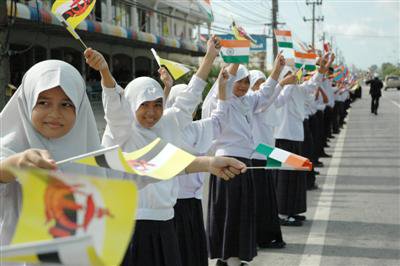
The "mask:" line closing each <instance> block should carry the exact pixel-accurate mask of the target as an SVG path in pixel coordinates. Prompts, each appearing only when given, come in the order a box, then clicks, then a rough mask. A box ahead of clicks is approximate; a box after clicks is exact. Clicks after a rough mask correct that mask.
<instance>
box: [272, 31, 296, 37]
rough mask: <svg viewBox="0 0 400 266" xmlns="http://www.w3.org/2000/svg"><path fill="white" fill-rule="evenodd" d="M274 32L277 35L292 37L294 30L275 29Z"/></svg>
mask: <svg viewBox="0 0 400 266" xmlns="http://www.w3.org/2000/svg"><path fill="white" fill-rule="evenodd" d="M274 32H275V35H280V36H287V37H292V32H291V31H290V30H274Z"/></svg>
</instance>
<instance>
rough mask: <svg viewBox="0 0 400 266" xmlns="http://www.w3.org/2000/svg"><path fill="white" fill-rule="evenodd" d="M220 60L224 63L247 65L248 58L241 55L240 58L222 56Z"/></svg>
mask: <svg viewBox="0 0 400 266" xmlns="http://www.w3.org/2000/svg"><path fill="white" fill-rule="evenodd" d="M222 59H223V60H224V62H225V63H248V62H249V56H248V55H241V56H224V55H222Z"/></svg>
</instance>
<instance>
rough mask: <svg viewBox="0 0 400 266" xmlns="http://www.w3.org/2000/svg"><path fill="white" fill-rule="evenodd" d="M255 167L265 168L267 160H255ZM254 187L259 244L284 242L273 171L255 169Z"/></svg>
mask: <svg viewBox="0 0 400 266" xmlns="http://www.w3.org/2000/svg"><path fill="white" fill-rule="evenodd" d="M252 162H253V166H265V165H266V164H267V161H266V160H256V159H253V160H252ZM252 171H253V177H254V185H255V189H256V225H257V226H256V227H257V244H258V246H259V247H264V246H268V245H269V244H270V243H271V242H272V241H273V240H276V241H277V242H282V241H283V239H282V231H281V225H280V223H279V216H278V203H277V201H276V191H275V182H274V177H273V171H271V170H267V171H266V170H264V169H254V170H252Z"/></svg>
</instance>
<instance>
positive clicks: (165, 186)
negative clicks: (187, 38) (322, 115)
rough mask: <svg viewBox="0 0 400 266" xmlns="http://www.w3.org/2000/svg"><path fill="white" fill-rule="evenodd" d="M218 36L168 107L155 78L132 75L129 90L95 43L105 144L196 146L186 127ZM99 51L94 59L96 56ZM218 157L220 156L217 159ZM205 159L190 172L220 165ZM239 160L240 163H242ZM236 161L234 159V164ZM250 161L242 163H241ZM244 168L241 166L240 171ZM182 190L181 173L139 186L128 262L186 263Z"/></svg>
mask: <svg viewBox="0 0 400 266" xmlns="http://www.w3.org/2000/svg"><path fill="white" fill-rule="evenodd" d="M215 46H216V45H215V44H214V40H210V41H209V42H208V50H207V54H206V56H205V58H204V60H203V62H202V64H201V65H200V68H199V70H198V71H197V73H196V75H194V76H193V77H192V79H191V81H190V82H189V84H188V87H187V88H186V89H185V90H184V91H182V93H181V94H180V95H179V96H178V97H177V99H176V102H175V103H174V104H173V105H172V107H170V108H168V109H166V110H164V106H163V105H164V99H163V96H164V93H163V91H162V88H161V86H160V85H159V84H158V82H156V81H155V80H154V79H152V78H149V77H140V78H136V79H134V80H133V81H131V82H130V83H129V84H128V86H127V87H126V89H125V90H123V89H122V88H121V87H119V86H118V85H116V83H115V81H114V79H113V77H112V76H111V73H110V71H109V70H108V66H107V64H106V61H105V60H104V58H103V57H102V56H101V55H99V53H98V52H96V51H93V50H91V49H89V50H87V51H85V56H86V57H87V58H88V59H89V60H91V61H92V62H93V65H91V66H92V67H94V68H95V69H97V70H99V71H100V73H101V75H102V86H103V106H104V111H105V118H106V121H107V127H106V131H105V134H104V136H103V144H104V145H105V146H111V145H116V144H118V145H120V146H121V148H122V150H124V151H126V152H131V151H133V150H137V149H139V148H142V147H144V146H145V145H147V144H149V143H150V142H151V141H153V140H154V139H156V138H158V137H160V138H162V139H163V140H164V141H166V142H169V143H172V144H175V145H177V146H180V147H181V148H184V149H186V150H188V151H190V148H191V147H190V146H189V145H186V146H185V147H183V146H184V143H183V142H182V139H183V136H182V130H183V129H184V128H185V127H186V126H187V125H188V124H190V123H191V115H192V113H193V111H194V109H195V108H196V106H197V104H198V102H199V101H200V99H201V94H202V90H203V88H204V86H205V84H206V82H205V81H204V80H205V79H206V77H207V75H208V73H209V71H210V70H211V66H212V63H213V61H214V59H215V57H216V56H217V55H218V49H217V48H216V47H215ZM93 56H94V57H96V58H95V59H93V58H92V57H93ZM214 160H217V159H214ZM230 160H231V159H230ZM204 163H208V164H210V165H211V166H213V165H214V163H213V161H212V160H203V167H202V168H201V167H200V168H199V167H197V168H196V167H192V165H193V164H191V166H189V167H188V168H186V171H187V172H199V171H202V170H203V171H204V169H207V170H212V171H213V170H215V169H211V168H209V167H204ZM239 164H240V163H239V162H236V161H235V165H236V166H237V165H239ZM229 165H230V164H229ZM229 165H227V166H228V167H219V170H218V171H219V173H220V174H221V175H223V176H224V175H225V176H226V177H228V176H229V177H231V176H234V173H233V172H232V171H231V170H233V169H231V167H229ZM243 167H244V165H243V164H240V166H239V167H238V168H239V169H241V168H243ZM239 172H240V171H239ZM177 190H178V184H177V179H175V178H173V179H170V180H168V181H161V182H158V183H155V184H150V185H148V186H146V187H145V188H144V189H141V190H140V191H139V208H138V214H137V217H136V219H137V223H136V226H135V232H134V236H133V238H132V242H131V244H130V246H129V248H128V251H127V253H126V255H125V258H124V261H123V263H122V264H123V265H181V263H180V259H179V258H180V255H179V247H178V243H177V237H176V232H175V229H174V225H173V220H172V218H173V217H174V210H173V206H174V205H175V201H176V196H174V195H176V194H177V192H178V191H177Z"/></svg>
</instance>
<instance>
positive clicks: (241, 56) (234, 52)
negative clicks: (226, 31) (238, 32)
mask: <svg viewBox="0 0 400 266" xmlns="http://www.w3.org/2000/svg"><path fill="white" fill-rule="evenodd" d="M220 53H221V57H222V59H223V60H224V62H225V63H238V64H239V63H248V62H249V55H250V41H249V40H221V51H220Z"/></svg>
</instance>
